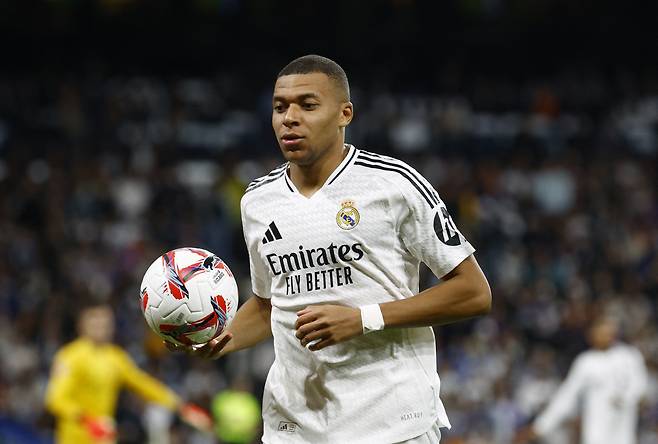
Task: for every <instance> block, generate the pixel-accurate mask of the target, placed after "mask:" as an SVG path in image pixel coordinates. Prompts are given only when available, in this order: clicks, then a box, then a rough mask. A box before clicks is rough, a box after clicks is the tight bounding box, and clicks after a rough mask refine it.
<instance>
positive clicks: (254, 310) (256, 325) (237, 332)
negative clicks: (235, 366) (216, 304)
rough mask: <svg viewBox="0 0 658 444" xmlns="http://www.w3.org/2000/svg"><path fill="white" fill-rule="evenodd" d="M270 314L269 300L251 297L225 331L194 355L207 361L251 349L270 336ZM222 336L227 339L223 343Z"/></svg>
mask: <svg viewBox="0 0 658 444" xmlns="http://www.w3.org/2000/svg"><path fill="white" fill-rule="evenodd" d="M271 313H272V304H271V303H270V300H269V299H265V298H261V297H259V296H256V295H253V296H252V297H251V298H250V299H249V300H248V301H247V302H245V303H244V304H243V305H242V307H240V309H239V310H238V312H237V313H236V314H235V319H233V321H232V322H231V324H230V325H229V327H228V329H227V331H226V332H224V333H222V334H221V335H220V336H219V337H218V338H217V339H213V340H212V341H210V342H209V343H208V344H206V345H204V346H203V347H202V348H200V349H199V350H197V351H196V352H195V354H199V355H200V356H202V357H204V358H208V359H217V358H219V357H221V356H224V355H226V354H228V353H231V352H234V351H238V350H242V349H245V348H249V347H253V346H254V345H256V344H258V343H259V342H262V341H264V340H265V339H267V338H269V337H271V336H272V328H271V324H270V316H271ZM222 336H225V337H226V338H228V339H225V342H224V341H222V339H223V338H222Z"/></svg>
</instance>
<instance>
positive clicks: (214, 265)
mask: <svg viewBox="0 0 658 444" xmlns="http://www.w3.org/2000/svg"><path fill="white" fill-rule="evenodd" d="M140 289H141V292H140V301H141V306H142V312H143V313H144V317H145V318H146V323H147V324H148V325H149V327H151V329H152V330H153V331H154V332H156V333H157V334H158V335H160V336H161V337H162V338H163V339H165V340H166V341H169V342H173V343H174V344H180V345H188V346H192V345H196V344H205V343H206V342H208V341H210V340H211V339H213V338H215V337H217V336H219V334H220V333H221V332H222V330H224V328H225V327H226V326H227V325H228V324H229V323H230V322H231V320H233V317H234V316H235V312H236V310H237V307H238V285H237V284H236V282H235V279H234V277H233V273H231V270H230V269H229V268H228V266H227V265H226V264H225V263H224V261H222V260H221V259H220V258H219V257H218V256H216V255H214V254H213V253H211V252H210V251H207V250H203V249H201V248H178V249H176V250H171V251H169V252H167V253H165V254H163V255H162V256H160V257H159V258H157V259H156V260H155V261H154V262H153V263H152V264H151V266H150V267H149V268H148V270H146V273H145V274H144V279H143V280H142V285H141V287H140Z"/></svg>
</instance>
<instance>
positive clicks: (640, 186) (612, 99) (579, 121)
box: [0, 67, 658, 444]
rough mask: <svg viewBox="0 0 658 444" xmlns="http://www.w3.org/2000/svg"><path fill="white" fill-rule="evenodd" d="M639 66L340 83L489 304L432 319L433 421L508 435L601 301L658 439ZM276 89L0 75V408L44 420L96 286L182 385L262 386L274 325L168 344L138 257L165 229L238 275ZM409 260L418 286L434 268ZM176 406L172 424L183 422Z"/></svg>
mask: <svg viewBox="0 0 658 444" xmlns="http://www.w3.org/2000/svg"><path fill="white" fill-rule="evenodd" d="M346 68H348V75H349V67H346ZM651 81H654V82H655V79H654V80H651V79H642V78H636V77H633V76H632V75H631V74H625V75H620V76H618V77H616V78H615V80H614V81H613V80H611V79H609V78H604V77H602V76H600V75H598V74H597V73H596V72H588V73H580V72H579V73H575V74H573V75H569V74H565V75H563V76H557V77H555V78H553V79H547V80H544V81H541V82H535V83H532V82H527V83H524V84H521V85H518V84H514V83H512V82H511V81H509V82H508V81H504V80H501V81H492V80H489V81H485V80H475V81H474V83H473V84H472V85H468V88H466V89H464V88H455V89H453V90H451V89H450V88H448V87H447V88H446V91H450V90H451V92H449V93H447V92H435V93H428V92H423V91H414V90H415V89H416V88H411V87H410V88H409V91H404V90H400V88H399V87H398V88H395V89H391V88H389V85H387V84H386V83H385V82H377V81H373V82H372V83H368V84H366V83H360V84H359V83H358V82H355V83H354V84H353V91H352V98H353V102H354V103H355V120H354V122H353V124H352V125H351V127H350V128H349V130H348V133H347V140H348V142H349V143H352V144H354V145H356V146H357V147H362V148H364V149H367V150H370V151H374V152H379V153H382V154H389V155H393V156H395V157H398V158H401V159H403V160H405V161H407V162H408V163H410V164H411V165H413V166H414V167H416V168H417V169H418V170H419V171H420V172H421V173H422V174H423V175H425V177H427V178H428V179H429V180H430V181H431V182H432V184H433V185H434V186H435V188H436V189H437V190H438V191H439V193H440V195H441V196H442V198H443V200H444V201H445V202H446V203H447V206H448V208H449V210H450V211H451V213H452V215H453V217H454V218H455V219H456V222H457V225H458V226H459V227H460V228H461V230H462V232H463V233H464V234H465V236H466V237H467V238H468V239H469V240H470V241H471V243H472V244H473V245H474V246H475V247H476V248H477V250H478V251H477V253H476V254H477V258H478V260H479V262H480V264H481V265H482V268H483V269H484V271H485V273H486V275H487V276H488V278H489V280H490V283H491V285H492V290H493V298H494V304H493V312H492V314H491V315H490V316H488V317H484V318H481V319H477V320H474V321H470V322H464V323H460V324H456V325H453V326H447V327H442V328H437V329H436V334H437V343H438V351H439V352H438V365H439V369H440V370H439V373H440V376H441V380H442V397H443V399H444V403H445V405H446V408H447V409H448V413H449V416H450V418H451V421H452V423H453V428H452V430H450V431H446V432H445V433H444V440H445V441H446V442H447V443H451V444H457V443H461V444H485V443H486V444H509V443H511V442H512V437H513V435H514V431H515V430H516V428H518V427H520V426H522V425H524V424H526V423H527V422H528V421H529V420H531V418H533V416H534V415H535V414H536V413H537V412H538V411H539V410H540V409H541V408H542V406H544V405H545V404H546V402H547V400H548V399H549V397H550V396H551V394H552V393H553V392H554V391H555V389H556V387H557V386H558V384H559V382H560V381H561V380H562V379H563V378H564V376H565V373H566V370H567V369H568V367H569V364H570V363H571V361H572V360H573V358H574V356H575V355H576V354H577V353H578V352H580V351H582V350H584V349H585V348H586V337H585V330H586V327H587V325H588V322H589V321H590V320H591V319H592V318H593V317H594V316H595V315H596V314H598V313H601V312H607V313H611V314H613V315H614V316H615V317H617V318H618V319H619V320H620V321H621V323H622V326H623V331H624V339H625V340H626V341H628V342H630V343H632V344H634V345H636V346H637V347H639V348H640V349H641V350H642V352H643V354H644V357H645V359H646V361H647V365H648V367H649V370H650V373H651V389H650V392H649V393H648V397H647V401H646V403H645V405H644V406H643V408H642V412H641V418H640V443H641V444H649V443H655V442H658V313H657V307H656V301H658V86H657V85H656V84H655V83H654V84H651V83H650V82H651ZM447 85H448V86H449V82H448V83H447ZM270 94H271V85H270V84H259V85H257V87H256V89H254V85H253V84H250V83H248V82H247V80H246V79H243V78H241V77H239V76H236V75H223V74H221V73H219V74H217V75H214V76H208V77H205V78H200V77H189V78H188V77H169V78H165V77H162V78H159V77H150V76H112V75H108V74H103V75H93V74H85V75H77V76H76V75H71V76H70V78H62V77H60V76H53V77H49V76H48V74H47V73H43V74H40V75H38V76H34V77H30V76H27V77H24V78H18V77H6V78H0V356H2V359H0V428H2V427H5V428H10V427H13V428H14V429H16V430H19V429H21V428H23V429H24V431H23V432H18V431H17V432H15V433H16V434H17V435H16V436H18V434H20V433H23V434H24V436H26V437H27V436H28V435H29V434H37V435H39V436H41V437H48V436H49V434H50V433H51V431H50V430H51V427H52V420H51V419H50V417H49V416H48V415H47V414H46V413H45V411H44V408H43V391H44V386H45V384H46V381H47V378H48V371H49V366H50V363H51V358H52V356H53V353H54V352H55V350H56V349H57V348H58V347H60V346H61V345H62V344H64V343H65V342H67V341H68V340H70V339H72V338H73V336H74V334H75V316H76V308H77V307H79V306H80V304H81V303H82V301H84V300H86V299H90V298H91V299H98V300H102V301H107V302H109V303H110V304H111V305H112V307H113V308H114V309H115V311H116V315H117V321H118V324H119V325H118V328H117V334H116V342H117V343H119V344H121V345H122V346H124V347H125V348H126V349H127V350H128V351H129V353H130V354H131V355H132V356H133V357H134V358H135V360H136V361H137V362H138V363H139V365H140V366H141V367H143V368H145V369H148V370H149V371H150V372H151V373H152V374H154V375H156V376H158V377H159V378H161V379H162V380H163V381H165V382H166V383H167V384H168V385H170V386H171V387H172V388H174V389H175V390H176V391H178V392H179V393H180V394H181V395H183V396H184V397H185V398H187V399H189V400H191V401H194V402H198V403H200V404H202V405H205V406H206V407H209V404H210V402H211V398H212V397H213V396H215V395H216V394H217V393H218V392H220V391H222V390H223V389H226V388H228V387H230V386H233V385H235V384H236V383H239V385H240V386H241V387H248V388H249V390H251V391H253V393H254V394H255V395H256V396H260V395H261V393H262V386H263V383H264V380H265V377H266V375H267V371H268V369H269V365H270V363H271V361H272V359H273V351H272V348H271V346H270V344H269V343H265V344H263V345H261V346H259V347H257V348H255V349H253V350H249V351H244V352H240V353H238V354H236V355H234V356H230V357H228V358H226V359H223V360H219V361H212V362H207V361H203V360H201V359H193V358H189V357H187V356H184V355H177V354H172V353H170V352H168V351H166V350H165V349H164V348H163V347H162V345H161V343H160V341H159V340H158V339H157V338H155V337H154V336H153V335H152V334H150V332H149V331H148V329H147V325H146V323H145V322H144V321H143V319H142V314H141V312H140V309H139V303H138V301H139V282H140V281H141V278H142V275H143V273H144V271H145V270H146V268H147V266H148V264H150V263H151V261H153V260H154V259H155V258H156V257H157V256H158V255H160V254H162V253H163V252H165V251H167V250H170V249H173V248H176V247H180V246H199V247H203V248H206V249H209V250H211V251H213V252H215V253H216V254H218V255H219V256H221V257H222V258H224V259H225V260H226V262H227V263H228V264H230V266H231V268H232V269H233V272H234V273H235V274H236V276H237V277H238V279H239V285H240V290H241V297H242V298H243V300H244V299H246V298H248V297H249V295H250V284H249V269H248V262H247V260H246V250H245V247H244V244H243V237H242V234H241V227H240V218H239V200H240V197H241V195H242V192H243V190H244V188H245V186H246V184H248V183H249V181H250V180H252V179H254V178H256V177H258V176H260V175H262V174H265V173H267V172H268V171H269V170H271V169H272V168H273V167H275V166H276V165H278V164H280V163H281V157H280V155H279V152H278V148H277V145H276V142H275V140H274V137H273V134H272V130H271V127H270V123H269V119H270V112H271V111H270V107H271V103H270ZM423 275H424V276H425V278H424V284H423V286H427V285H430V284H433V283H435V282H436V279H435V278H434V277H433V276H431V275H430V274H429V273H427V271H424V273H423ZM245 376H246V377H245ZM143 407H144V406H143V405H142V404H141V401H138V400H137V399H136V398H134V397H131V396H125V397H123V398H122V401H121V404H120V411H119V415H118V418H119V424H120V430H121V439H122V442H126V443H128V442H130V443H139V442H146V430H147V425H145V424H146V423H145V422H144V421H143V420H142V418H141V416H142V413H143V411H144V408H143ZM182 427H184V426H182V425H179V424H174V426H173V431H174V436H178V438H174V439H172V442H192V440H191V439H187V438H185V436H186V431H185V430H184V429H182ZM569 430H570V428H569V427H567V433H569ZM25 439H26V440H27V438H25ZM34 439H35V441H34V442H38V441H37V440H36V439H37V438H34ZM26 442H28V441H26ZM567 442H568V441H567Z"/></svg>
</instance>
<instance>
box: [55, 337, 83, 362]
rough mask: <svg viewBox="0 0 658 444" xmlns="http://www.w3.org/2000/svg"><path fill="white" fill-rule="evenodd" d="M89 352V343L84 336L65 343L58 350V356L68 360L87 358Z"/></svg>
mask: <svg viewBox="0 0 658 444" xmlns="http://www.w3.org/2000/svg"><path fill="white" fill-rule="evenodd" d="M88 353H89V343H88V341H87V340H85V339H83V338H77V339H74V340H73V341H71V342H69V343H67V344H64V345H63V346H62V347H60V349H59V350H57V353H56V357H57V358H58V359H64V360H67V361H70V360H75V359H78V358H85V357H86V356H87V355H88Z"/></svg>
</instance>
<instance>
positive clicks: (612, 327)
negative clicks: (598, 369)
mask: <svg viewBox="0 0 658 444" xmlns="http://www.w3.org/2000/svg"><path fill="white" fill-rule="evenodd" d="M615 339H617V325H616V324H615V323H614V322H612V321H602V322H598V323H596V324H595V325H593V326H592V328H591V329H590V332H589V340H590V343H591V344H592V347H594V348H596V349H602V350H604V349H606V348H608V347H610V346H611V345H612V344H613V343H614V341H615Z"/></svg>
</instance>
